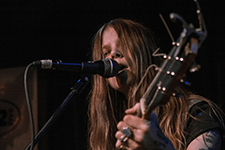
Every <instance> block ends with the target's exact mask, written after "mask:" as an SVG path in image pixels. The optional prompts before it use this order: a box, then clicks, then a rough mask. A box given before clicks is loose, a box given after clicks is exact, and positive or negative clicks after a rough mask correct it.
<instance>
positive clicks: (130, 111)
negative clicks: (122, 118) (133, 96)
mask: <svg viewBox="0 0 225 150" xmlns="http://www.w3.org/2000/svg"><path fill="white" fill-rule="evenodd" d="M138 108H139V103H137V104H135V105H134V106H133V107H132V108H130V109H127V110H125V113H126V114H130V115H135V114H136V113H137V110H138Z"/></svg>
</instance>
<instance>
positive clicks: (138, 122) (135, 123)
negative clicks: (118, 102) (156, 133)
mask: <svg viewBox="0 0 225 150" xmlns="http://www.w3.org/2000/svg"><path fill="white" fill-rule="evenodd" d="M123 122H124V123H125V124H127V126H130V127H132V128H136V129H141V130H143V131H144V132H146V131H148V123H147V122H148V121H147V120H144V119H141V118H139V117H137V116H134V115H125V116H124V118H123Z"/></svg>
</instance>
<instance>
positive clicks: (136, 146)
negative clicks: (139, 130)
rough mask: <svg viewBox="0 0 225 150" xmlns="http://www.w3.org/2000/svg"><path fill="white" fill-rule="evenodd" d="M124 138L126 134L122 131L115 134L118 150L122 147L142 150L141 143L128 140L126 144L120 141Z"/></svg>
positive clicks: (130, 149)
mask: <svg viewBox="0 0 225 150" xmlns="http://www.w3.org/2000/svg"><path fill="white" fill-rule="evenodd" d="M123 136H124V134H123V133H122V132H121V131H117V132H116V134H115V137H116V138H117V141H116V145H115V146H116V148H117V149H120V148H121V145H124V146H126V148H127V149H129V150H133V149H136V150H137V149H140V147H141V145H140V143H138V142H136V141H135V140H133V139H131V138H128V139H127V141H126V142H121V141H120V139H121V137H123Z"/></svg>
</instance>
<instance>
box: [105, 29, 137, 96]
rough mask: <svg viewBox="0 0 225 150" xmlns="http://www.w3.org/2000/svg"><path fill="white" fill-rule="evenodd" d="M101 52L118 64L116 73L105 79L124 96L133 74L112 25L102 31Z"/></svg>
mask: <svg viewBox="0 0 225 150" xmlns="http://www.w3.org/2000/svg"><path fill="white" fill-rule="evenodd" d="M102 52H103V55H104V58H110V59H114V60H115V61H117V63H118V64H119V65H120V71H119V73H118V75H117V76H115V77H111V78H108V79H107V81H108V83H109V85H110V86H111V87H112V88H113V89H115V90H117V91H120V92H122V93H123V94H124V95H125V96H127V94H128V91H129V86H130V84H131V82H132V76H133V74H132V72H131V69H130V67H131V66H129V65H128V63H127V60H126V59H125V57H124V54H123V51H122V50H121V46H120V44H119V39H118V35H117V33H116V31H115V30H114V28H112V27H108V28H106V29H105V31H104V32H103V36H102ZM126 55H129V54H126Z"/></svg>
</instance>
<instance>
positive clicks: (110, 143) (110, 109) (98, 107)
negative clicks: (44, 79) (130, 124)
mask: <svg viewBox="0 0 225 150" xmlns="http://www.w3.org/2000/svg"><path fill="white" fill-rule="evenodd" d="M107 27H113V28H114V30H115V31H116V32H117V34H118V38H119V41H120V43H121V45H122V48H121V50H122V53H123V54H124V57H125V59H126V60H127V62H128V65H129V64H131V63H132V64H135V65H132V66H134V67H133V68H131V69H132V70H133V72H134V73H135V77H134V81H133V83H132V85H131V86H130V89H129V92H130V94H128V95H132V93H133V92H134V91H135V90H136V87H137V85H138V83H139V82H140V80H141V79H142V77H143V75H144V74H145V71H146V70H147V68H148V67H149V66H150V65H151V64H153V63H154V64H156V65H159V64H160V59H158V58H156V59H155V58H153V57H152V53H153V52H154V51H155V50H156V48H157V47H156V44H155V42H154V39H153V36H152V34H151V33H150V32H149V30H148V29H146V28H145V27H143V26H142V25H140V24H139V23H136V22H134V21H131V20H126V19H116V20H112V21H110V22H108V23H106V24H104V25H103V26H102V27H101V28H100V29H99V31H98V32H97V33H96V35H95V37H94V41H93V53H92V54H93V55H92V57H93V60H94V61H95V60H100V59H103V54H102V34H103V32H104V30H105V29H106V28H107ZM128 50H129V53H130V54H131V58H130V57H128V56H127V55H126V54H128ZM154 74H155V72H154V70H153V69H151V70H150V71H149V72H148V74H147V77H146V78H144V81H143V82H142V83H143V84H141V86H140V88H139V90H138V91H137V93H136V94H135V96H134V97H131V96H130V97H128V98H127V100H126V99H125V97H124V95H123V94H121V93H119V92H117V91H115V90H113V89H112V88H111V87H110V86H109V85H108V83H107V82H106V79H105V78H103V77H101V76H99V75H94V77H93V88H92V91H91V98H90V104H89V115H90V116H89V122H90V127H89V134H90V149H93V150H109V149H115V142H116V138H115V132H116V131H117V129H116V124H117V122H118V121H120V120H122V117H123V116H124V110H125V109H126V108H130V107H132V106H133V105H135V104H136V103H137V102H139V100H140V98H141V96H142V95H143V93H144V92H145V91H146V88H147V87H148V85H149V84H150V83H151V81H152V79H153V76H154ZM177 92H179V93H180V94H181V95H182V97H179V98H177V97H171V98H170V99H169V101H168V102H167V103H166V104H165V105H162V106H160V107H157V108H156V109H155V111H156V113H157V115H158V120H159V125H160V127H161V129H162V131H163V133H164V134H165V135H166V136H167V137H168V138H169V139H170V140H171V141H172V143H173V145H174V147H175V148H176V149H181V148H184V149H185V136H184V126H185V125H186V121H187V119H188V109H189V104H190V101H191V99H190V95H191V93H190V92H188V91H186V90H184V89H183V88H182V87H178V88H177ZM198 98H199V97H198ZM159 114H160V115H159Z"/></svg>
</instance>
